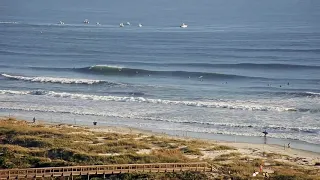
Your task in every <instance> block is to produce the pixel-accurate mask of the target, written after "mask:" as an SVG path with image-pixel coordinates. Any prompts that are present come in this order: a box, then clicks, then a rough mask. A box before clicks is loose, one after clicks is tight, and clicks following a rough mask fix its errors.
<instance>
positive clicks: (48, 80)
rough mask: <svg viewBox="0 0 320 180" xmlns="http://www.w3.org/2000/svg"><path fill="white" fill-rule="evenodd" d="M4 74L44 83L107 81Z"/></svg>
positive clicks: (92, 82)
mask: <svg viewBox="0 0 320 180" xmlns="http://www.w3.org/2000/svg"><path fill="white" fill-rule="evenodd" d="M1 75H2V76H4V77H6V78H10V79H17V80H23V81H31V82H43V83H60V84H99V83H103V82H105V81H101V80H91V79H70V78H58V77H25V76H13V75H9V74H1Z"/></svg>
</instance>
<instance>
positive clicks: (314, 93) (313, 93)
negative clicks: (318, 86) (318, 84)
mask: <svg viewBox="0 0 320 180" xmlns="http://www.w3.org/2000/svg"><path fill="white" fill-rule="evenodd" d="M306 93H308V94H311V95H319V96H320V93H316V92H306Z"/></svg>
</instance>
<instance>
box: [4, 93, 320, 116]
mask: <svg viewBox="0 0 320 180" xmlns="http://www.w3.org/2000/svg"><path fill="white" fill-rule="evenodd" d="M0 94H9V95H44V96H48V97H56V98H70V99H83V100H93V101H115V102H137V103H152V104H166V105H180V106H193V107H203V108H221V109H234V110H246V111H278V112H283V111H288V112H310V113H319V112H320V109H307V108H305V109H303V108H296V107H284V106H281V105H265V104H261V103H260V104H259V102H252V101H236V100H211V101H176V100H163V99H152V98H145V97H138V96H111V95H110V96H101V95H90V94H77V93H67V92H54V91H42V90H36V91H11V90H0Z"/></svg>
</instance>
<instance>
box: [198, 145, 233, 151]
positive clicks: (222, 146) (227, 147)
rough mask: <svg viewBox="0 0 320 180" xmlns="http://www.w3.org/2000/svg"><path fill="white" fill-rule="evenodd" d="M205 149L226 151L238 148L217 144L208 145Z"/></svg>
mask: <svg viewBox="0 0 320 180" xmlns="http://www.w3.org/2000/svg"><path fill="white" fill-rule="evenodd" d="M204 150H205V151H226V150H236V149H235V148H233V147H230V146H226V145H218V144H216V145H213V146H209V147H206V148H205V149H204Z"/></svg>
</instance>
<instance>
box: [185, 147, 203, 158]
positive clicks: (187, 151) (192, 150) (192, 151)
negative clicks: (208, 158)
mask: <svg viewBox="0 0 320 180" xmlns="http://www.w3.org/2000/svg"><path fill="white" fill-rule="evenodd" d="M180 151H181V152H182V153H183V154H188V155H199V156H202V155H203V154H202V153H201V151H200V150H199V148H195V147H193V146H186V147H182V148H180Z"/></svg>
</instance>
